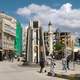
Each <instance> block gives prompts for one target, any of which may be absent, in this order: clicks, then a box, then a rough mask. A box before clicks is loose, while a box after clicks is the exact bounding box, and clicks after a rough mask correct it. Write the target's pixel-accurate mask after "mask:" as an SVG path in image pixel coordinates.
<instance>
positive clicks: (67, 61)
mask: <svg viewBox="0 0 80 80" xmlns="http://www.w3.org/2000/svg"><path fill="white" fill-rule="evenodd" d="M70 58H71V56H70V55H69V56H67V58H66V63H67V64H66V65H67V69H68V70H69V69H70V68H69V62H70Z"/></svg>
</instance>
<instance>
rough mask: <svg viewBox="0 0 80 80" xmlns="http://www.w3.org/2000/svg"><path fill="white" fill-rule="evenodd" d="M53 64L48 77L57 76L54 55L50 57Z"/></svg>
mask: <svg viewBox="0 0 80 80" xmlns="http://www.w3.org/2000/svg"><path fill="white" fill-rule="evenodd" d="M49 60H50V62H51V64H50V72H49V73H48V75H52V76H55V72H54V68H55V65H56V64H55V62H54V56H53V54H51V55H50V58H49Z"/></svg>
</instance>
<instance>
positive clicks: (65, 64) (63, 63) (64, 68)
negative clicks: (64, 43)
mask: <svg viewBox="0 0 80 80" xmlns="http://www.w3.org/2000/svg"><path fill="white" fill-rule="evenodd" d="M62 69H63V70H67V61H66V58H65V57H63V58H62Z"/></svg>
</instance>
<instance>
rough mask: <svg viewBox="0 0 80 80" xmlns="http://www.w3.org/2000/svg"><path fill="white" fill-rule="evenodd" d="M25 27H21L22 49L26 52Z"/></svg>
mask: <svg viewBox="0 0 80 80" xmlns="http://www.w3.org/2000/svg"><path fill="white" fill-rule="evenodd" d="M26 39H27V27H24V28H23V29H22V51H23V53H25V52H26Z"/></svg>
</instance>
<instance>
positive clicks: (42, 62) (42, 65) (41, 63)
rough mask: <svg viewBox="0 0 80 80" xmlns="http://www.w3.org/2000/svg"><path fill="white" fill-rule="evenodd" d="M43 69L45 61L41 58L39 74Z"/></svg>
mask: <svg viewBox="0 0 80 80" xmlns="http://www.w3.org/2000/svg"><path fill="white" fill-rule="evenodd" d="M44 67H45V59H44V57H41V58H40V73H42V72H43V69H44Z"/></svg>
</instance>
